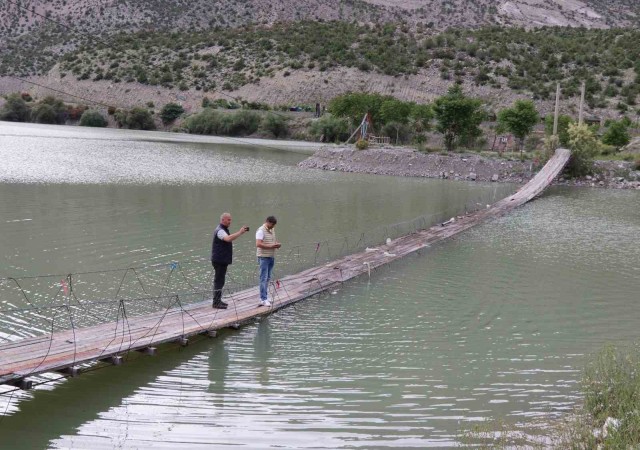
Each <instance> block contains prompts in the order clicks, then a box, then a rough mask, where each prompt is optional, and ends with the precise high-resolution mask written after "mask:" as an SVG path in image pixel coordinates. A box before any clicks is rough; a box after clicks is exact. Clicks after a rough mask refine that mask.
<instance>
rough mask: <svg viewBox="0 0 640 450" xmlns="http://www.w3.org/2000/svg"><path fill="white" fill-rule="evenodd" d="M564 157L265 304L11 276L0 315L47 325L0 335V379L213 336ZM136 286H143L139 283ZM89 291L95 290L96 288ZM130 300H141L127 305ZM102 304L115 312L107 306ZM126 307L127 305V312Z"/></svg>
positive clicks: (555, 161)
mask: <svg viewBox="0 0 640 450" xmlns="http://www.w3.org/2000/svg"><path fill="white" fill-rule="evenodd" d="M569 157H570V152H569V151H568V150H566V149H558V150H556V152H555V154H554V155H553V157H552V158H551V159H550V160H549V161H548V162H547V164H546V165H545V166H544V167H543V168H542V169H541V170H540V171H539V172H538V173H537V174H536V176H535V177H534V178H533V179H531V180H530V181H529V182H528V183H527V184H526V185H524V186H523V187H522V188H521V189H520V190H518V191H517V192H516V193H515V194H513V195H511V196H509V197H506V198H504V199H502V200H500V201H498V202H496V203H494V204H493V205H491V206H487V207H486V208H481V209H479V210H477V211H475V212H471V213H467V214H464V215H462V216H459V217H457V218H454V219H452V220H449V221H447V222H444V223H440V224H437V225H435V226H431V227H430V228H426V229H421V230H418V231H415V232H412V233H410V234H406V235H403V236H400V237H398V238H396V239H393V240H391V241H387V243H385V244H382V245H377V246H375V247H373V248H366V249H365V250H364V251H361V252H358V253H353V254H350V255H348V256H345V257H342V258H339V259H335V260H332V261H330V262H328V263H324V264H320V265H316V266H314V267H312V268H310V269H307V270H303V271H301V272H299V273H296V274H293V275H289V276H286V277H284V278H282V279H280V280H277V281H276V282H273V283H272V286H271V288H270V290H271V295H272V298H273V302H272V303H273V305H272V307H271V308H265V307H259V306H258V299H259V293H258V288H257V287H248V288H245V289H241V290H239V291H237V292H234V293H230V294H229V295H227V296H226V297H225V301H226V302H228V303H229V309H227V310H219V309H213V308H211V290H210V288H208V289H205V288H202V289H200V290H199V289H197V288H196V287H194V286H191V285H190V286H191V287H192V289H191V290H190V291H188V292H184V293H171V294H169V293H164V292H160V293H159V294H158V295H151V294H148V295H146V296H145V295H143V296H139V297H137V298H129V299H124V298H120V287H119V288H118V291H117V292H116V295H115V296H114V298H115V300H114V299H110V300H109V301H104V302H102V301H97V302H93V303H91V306H92V307H91V308H90V309H89V308H88V307H87V304H84V303H83V302H81V301H79V300H77V299H76V302H75V303H73V302H72V301H71V300H69V299H72V298H73V295H69V292H71V294H73V290H74V289H78V287H77V286H76V287H74V285H73V280H72V279H71V277H69V279H68V280H66V281H65V282H64V283H63V284H62V286H60V287H59V291H60V290H63V291H66V292H65V294H66V295H65V298H66V299H67V301H66V302H65V303H62V304H57V305H49V306H46V307H41V306H37V305H35V304H33V303H32V302H30V301H29V299H28V296H27V293H26V290H25V289H24V288H23V287H21V286H20V285H19V283H18V282H17V281H16V280H15V279H13V280H14V281H15V283H16V285H17V286H18V287H19V290H20V292H21V293H22V295H23V296H24V299H25V300H27V303H29V305H30V306H29V307H28V308H17V307H15V308H9V309H5V310H3V311H0V320H1V321H3V322H7V321H8V319H9V318H11V319H12V320H13V321H16V322H20V321H22V322H26V321H28V320H29V319H30V318H31V319H34V318H35V319H42V323H49V324H50V326H49V329H47V328H46V327H45V326H40V328H39V330H38V331H39V332H38V333H37V335H35V336H29V335H23V336H17V337H16V336H15V335H14V336H11V337H12V338H11V339H10V338H8V337H7V336H0V337H3V338H4V339H5V341H6V342H4V343H1V344H0V384H8V385H13V386H16V387H19V388H22V389H29V388H30V387H31V386H32V381H31V379H30V378H32V377H35V376H37V375H40V374H44V373H48V372H59V373H61V374H64V376H75V375H77V374H79V373H80V372H81V371H82V370H83V368H86V367H90V366H91V364H94V363H96V362H104V363H109V364H114V365H118V364H121V363H122V362H123V357H125V356H126V355H128V354H130V353H131V352H143V353H146V354H149V355H152V354H154V353H155V351H156V347H157V346H159V345H161V344H165V343H169V342H176V343H178V344H180V345H183V346H184V345H187V344H188V342H189V338H191V337H193V336H196V335H201V334H206V335H209V336H215V333H216V332H217V331H218V330H220V329H223V328H229V327H233V328H237V327H239V326H241V325H242V324H244V323H248V322H250V321H253V320H256V319H257V318H260V317H262V316H265V315H267V314H270V313H272V312H273V311H275V310H278V309H280V308H283V307H285V306H287V305H290V304H293V303H295V302H298V301H300V300H303V299H305V298H308V297H310V296H313V295H315V294H318V293H320V292H324V291H328V290H332V289H334V288H336V287H337V286H338V285H340V284H341V283H344V282H345V281H347V280H350V279H352V278H355V277H358V276H361V275H364V274H367V273H369V274H370V273H371V270H374V269H376V268H378V267H380V266H383V265H385V264H388V263H390V262H392V261H395V260H398V259H400V258H402V257H404V256H407V255H409V254H411V253H414V252H417V251H419V250H421V249H424V248H426V247H429V246H430V245H431V244H434V243H436V242H439V241H442V240H445V239H447V238H449V237H451V236H454V235H456V234H458V233H461V232H463V231H465V230H467V229H469V228H471V227H473V226H475V225H477V224H479V223H481V222H483V221H485V220H487V219H490V218H493V217H497V216H500V215H503V214H505V213H508V212H509V211H511V210H513V209H514V208H517V207H518V206H521V205H523V204H524V203H526V202H528V201H530V200H532V199H533V198H535V197H536V196H538V195H540V194H541V193H542V192H543V191H544V190H545V188H546V187H547V186H549V184H550V183H551V182H552V181H553V179H554V178H555V177H556V176H557V175H558V174H559V173H560V172H561V171H562V169H563V168H564V167H565V165H566V164H567V162H568V160H569ZM172 272H173V270H172ZM105 273H106V272H105ZM102 275H104V273H102ZM126 277H132V278H134V279H137V280H138V281H140V278H139V274H138V273H137V272H135V270H134V269H127V270H126V271H125V272H124V274H123V275H122V280H123V281H124V279H125V278H126ZM7 280H10V279H5V281H7ZM140 284H141V285H142V283H141V282H140ZM121 285H122V282H121V283H120V286H121ZM142 290H143V291H144V293H147V291H146V290H145V289H144V286H142ZM95 295H96V296H98V295H99V292H96V293H95ZM134 303H135V304H137V305H142V307H138V308H132V307H131V305H132V304H134ZM108 308H111V309H112V310H114V311H115V312H113V311H112V312H108ZM133 309H135V312H132V310H133ZM114 314H115V316H114ZM56 320H57V322H56ZM61 322H63V325H61ZM56 324H57V325H56Z"/></svg>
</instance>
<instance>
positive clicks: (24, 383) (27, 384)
mask: <svg viewBox="0 0 640 450" xmlns="http://www.w3.org/2000/svg"><path fill="white" fill-rule="evenodd" d="M7 384H8V385H10V386H15V387H17V388H19V389H22V390H23V391H28V390H30V389H33V381H31V380H27V379H26V378H18V379H17V380H12V381H9V382H8V383H7Z"/></svg>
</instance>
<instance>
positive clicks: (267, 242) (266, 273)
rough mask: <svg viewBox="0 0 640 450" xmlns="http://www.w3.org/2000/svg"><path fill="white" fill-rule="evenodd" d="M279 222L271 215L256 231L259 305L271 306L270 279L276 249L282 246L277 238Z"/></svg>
mask: <svg viewBox="0 0 640 450" xmlns="http://www.w3.org/2000/svg"><path fill="white" fill-rule="evenodd" d="M277 223H278V220H277V219H276V218H275V217H274V216H269V217H267V219H266V220H265V222H264V224H262V226H261V227H260V228H258V231H257V232H256V249H257V251H256V254H257V256H258V264H259V265H260V304H259V305H258V306H267V307H269V306H271V302H270V301H269V300H268V298H267V293H268V287H269V280H271V273H272V272H273V266H274V265H275V254H276V250H277V249H279V248H280V246H281V244H280V242H278V240H277V239H276V231H275V226H276V224H277Z"/></svg>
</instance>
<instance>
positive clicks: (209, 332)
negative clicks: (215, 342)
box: [206, 330, 218, 338]
mask: <svg viewBox="0 0 640 450" xmlns="http://www.w3.org/2000/svg"><path fill="white" fill-rule="evenodd" d="M206 334H207V336H208V337H210V338H214V337H216V336H218V332H217V331H216V330H209V331H207V333H206Z"/></svg>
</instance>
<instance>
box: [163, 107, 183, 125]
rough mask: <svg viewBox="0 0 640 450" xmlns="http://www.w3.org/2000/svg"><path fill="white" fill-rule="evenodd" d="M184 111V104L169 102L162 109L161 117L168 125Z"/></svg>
mask: <svg viewBox="0 0 640 450" xmlns="http://www.w3.org/2000/svg"><path fill="white" fill-rule="evenodd" d="M183 113H184V108H183V107H182V105H179V104H177V103H167V104H166V105H164V106H163V107H162V109H161V110H160V118H161V119H162V123H163V124H165V125H168V124H170V123H172V122H173V121H175V120H176V119H177V118H178V117H180V116H181V115H182V114H183Z"/></svg>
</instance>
